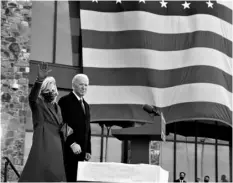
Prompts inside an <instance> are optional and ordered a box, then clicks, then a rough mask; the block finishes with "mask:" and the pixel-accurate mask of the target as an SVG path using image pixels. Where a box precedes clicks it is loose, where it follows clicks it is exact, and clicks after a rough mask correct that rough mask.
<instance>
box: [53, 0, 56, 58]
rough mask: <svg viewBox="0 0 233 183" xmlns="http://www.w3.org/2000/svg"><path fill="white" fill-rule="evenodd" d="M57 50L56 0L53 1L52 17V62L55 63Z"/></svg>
mask: <svg viewBox="0 0 233 183" xmlns="http://www.w3.org/2000/svg"><path fill="white" fill-rule="evenodd" d="M56 52H57V0H55V1H54V19H53V63H56Z"/></svg>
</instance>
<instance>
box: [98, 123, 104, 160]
mask: <svg viewBox="0 0 233 183" xmlns="http://www.w3.org/2000/svg"><path fill="white" fill-rule="evenodd" d="M99 125H100V127H101V141H100V162H103V154H104V125H103V124H99Z"/></svg>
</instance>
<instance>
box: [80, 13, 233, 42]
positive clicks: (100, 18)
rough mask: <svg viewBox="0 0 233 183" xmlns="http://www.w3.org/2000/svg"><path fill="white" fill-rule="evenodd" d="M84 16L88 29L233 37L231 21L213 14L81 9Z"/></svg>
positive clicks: (85, 25)
mask: <svg viewBox="0 0 233 183" xmlns="http://www.w3.org/2000/svg"><path fill="white" fill-rule="evenodd" d="M81 16H82V28H83V29H87V30H97V31H125V30H147V31H150V32H155V33H160V34H161V33H162V34H179V33H188V32H195V31H198V30H202V31H210V32H215V33H216V34H219V35H220V36H222V37H224V38H226V39H228V40H230V41H232V25H231V24H229V23H227V22H225V21H222V20H219V19H218V18H217V17H214V16H211V15H200V14H197V15H193V16H183V17H180V16H163V15H156V14H151V13H148V12H140V11H133V12H132V11H131V12H120V13H101V12H96V11H86V10H81ZM152 22H155V23H152ZM206 22H208V24H207V23H206ZM194 23H195V24H194Z"/></svg>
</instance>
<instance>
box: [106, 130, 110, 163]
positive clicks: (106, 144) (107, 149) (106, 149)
mask: <svg viewBox="0 0 233 183" xmlns="http://www.w3.org/2000/svg"><path fill="white" fill-rule="evenodd" d="M110 129H111V126H110V127H107V137H106V144H105V162H107V158H108V137H109V132H110Z"/></svg>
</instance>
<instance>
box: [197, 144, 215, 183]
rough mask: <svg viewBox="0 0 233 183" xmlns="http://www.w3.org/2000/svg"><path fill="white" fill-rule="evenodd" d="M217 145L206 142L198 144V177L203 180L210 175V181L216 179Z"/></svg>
mask: <svg viewBox="0 0 233 183" xmlns="http://www.w3.org/2000/svg"><path fill="white" fill-rule="evenodd" d="M215 166H216V164H215V145H214V144H213V145H207V144H205V143H202V144H198V145H197V171H198V177H199V178H201V180H202V181H203V179H204V177H205V176H206V175H208V176H209V177H210V182H214V181H215Z"/></svg>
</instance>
